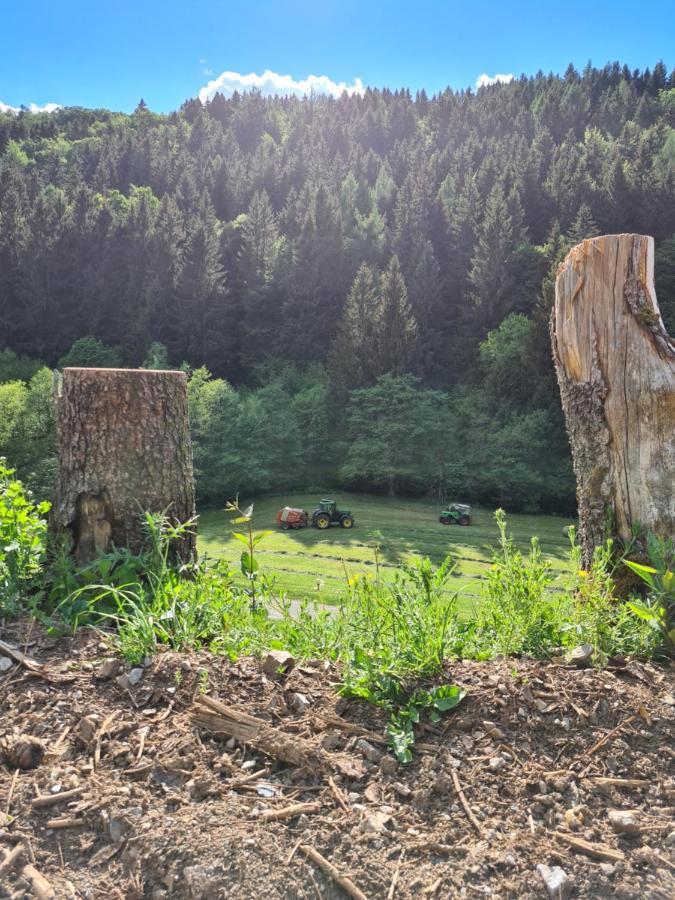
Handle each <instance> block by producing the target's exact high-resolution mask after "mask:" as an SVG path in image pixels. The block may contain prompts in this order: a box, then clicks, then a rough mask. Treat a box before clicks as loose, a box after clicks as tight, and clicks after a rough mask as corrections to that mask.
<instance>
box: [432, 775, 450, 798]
mask: <svg viewBox="0 0 675 900" xmlns="http://www.w3.org/2000/svg"><path fill="white" fill-rule="evenodd" d="M431 790H432V791H433V792H434V794H438V795H439V796H441V797H447V795H448V794H451V793H452V779H450V778H448V776H447V775H439V776H438V778H437V779H436V781H434V783H433V784H432V785H431Z"/></svg>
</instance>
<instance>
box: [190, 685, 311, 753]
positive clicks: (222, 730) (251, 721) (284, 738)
mask: <svg viewBox="0 0 675 900" xmlns="http://www.w3.org/2000/svg"><path fill="white" fill-rule="evenodd" d="M190 720H191V722H192V723H193V724H194V725H197V726H198V727H200V728H206V729H207V730H208V731H212V732H214V733H215V734H224V735H227V736H228V737H233V738H235V740H238V741H241V743H243V744H248V745H250V746H252V747H255V748H256V749H258V750H261V751H262V752H263V753H265V754H267V756H271V757H272V758H273V759H279V760H281V761H282V762H286V763H290V764H291V765H293V766H309V767H312V768H316V769H319V770H320V771H325V769H326V768H328V766H329V764H328V758H327V756H326V754H325V753H324V752H323V751H322V750H321V749H320V748H319V747H317V746H316V745H315V744H313V743H312V742H311V741H308V740H306V739H304V738H300V737H297V736H290V737H289V735H287V734H285V733H284V732H283V731H281V729H279V728H274V727H272V726H271V725H268V724H267V723H266V722H263V721H262V719H258V718H256V717H255V716H250V715H249V714H248V713H245V712H242V711H241V710H239V709H236V708H235V707H233V706H227V705H226V704H225V703H222V702H221V701H220V700H215V699H214V698H213V697H207V696H200V697H197V699H196V700H195V701H194V703H193V704H192V707H191V709H190Z"/></svg>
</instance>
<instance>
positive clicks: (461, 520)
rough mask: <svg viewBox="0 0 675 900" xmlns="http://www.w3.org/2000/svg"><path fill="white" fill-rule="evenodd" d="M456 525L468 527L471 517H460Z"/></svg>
mask: <svg viewBox="0 0 675 900" xmlns="http://www.w3.org/2000/svg"><path fill="white" fill-rule="evenodd" d="M457 524H458V525H470V524H471V516H467V515H464V516H460V517H459V522H458V523H457Z"/></svg>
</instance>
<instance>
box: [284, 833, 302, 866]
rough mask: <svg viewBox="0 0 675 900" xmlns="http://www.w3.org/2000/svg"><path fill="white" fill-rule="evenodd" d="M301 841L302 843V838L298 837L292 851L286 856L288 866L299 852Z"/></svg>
mask: <svg viewBox="0 0 675 900" xmlns="http://www.w3.org/2000/svg"><path fill="white" fill-rule="evenodd" d="M301 843H302V838H298V839H297V841H296V842H295V843H294V844H293V846H292V848H291V852H290V853H289V854H288V856H287V857H286V859H285V861H284V862H285V864H286V865H287V866H290V864H291V861H292V860H293V857H294V856H295V854H296V853H297V850H298V847H299V846H300V844H301Z"/></svg>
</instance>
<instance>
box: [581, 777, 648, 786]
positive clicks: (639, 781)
mask: <svg viewBox="0 0 675 900" xmlns="http://www.w3.org/2000/svg"><path fill="white" fill-rule="evenodd" d="M585 779H587V780H588V781H591V782H592V783H593V784H597V785H602V786H605V787H617V788H626V789H629V790H630V789H631V788H648V787H649V785H650V784H651V782H650V781H647V779H646V778H607V777H605V776H604V775H586V776H585Z"/></svg>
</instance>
